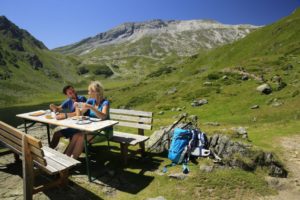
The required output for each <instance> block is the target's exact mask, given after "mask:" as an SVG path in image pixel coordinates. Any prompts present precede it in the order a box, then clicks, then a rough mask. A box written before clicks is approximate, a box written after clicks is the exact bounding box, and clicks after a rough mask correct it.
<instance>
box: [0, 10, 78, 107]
mask: <svg viewBox="0 0 300 200" xmlns="http://www.w3.org/2000/svg"><path fill="white" fill-rule="evenodd" d="M77 64H78V61H76V60H74V59H72V58H71V57H65V56H62V55H60V54H58V53H54V52H51V51H49V50H48V49H47V48H46V47H45V45H44V44H43V43H42V42H40V41H38V40H36V39H35V38H34V37H33V36H31V35H30V34H29V33H28V32H27V31H25V30H23V29H20V28H19V27H17V26H16V25H15V24H13V23H12V22H10V21H9V20H8V19H7V18H6V17H4V16H2V17H0V91H1V97H0V107H4V106H6V105H13V104H19V103H26V102H30V103H34V102H35V101H37V102H42V101H46V100H47V99H48V98H49V97H51V96H53V93H58V91H60V90H61V87H62V86H63V85H65V84H66V83H76V82H78V81H79V76H78V75H77V74H76V68H75V66H76V65H77Z"/></svg>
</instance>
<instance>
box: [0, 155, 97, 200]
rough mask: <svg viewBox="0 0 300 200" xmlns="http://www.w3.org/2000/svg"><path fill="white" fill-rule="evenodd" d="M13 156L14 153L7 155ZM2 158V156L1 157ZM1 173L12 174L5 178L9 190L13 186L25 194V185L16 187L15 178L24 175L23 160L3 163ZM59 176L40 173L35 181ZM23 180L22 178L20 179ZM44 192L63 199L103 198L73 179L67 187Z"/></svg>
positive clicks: (40, 181) (41, 182)
mask: <svg viewBox="0 0 300 200" xmlns="http://www.w3.org/2000/svg"><path fill="white" fill-rule="evenodd" d="M6 156H11V157H13V154H10V155H6ZM0 159H1V157H0ZM0 173H5V174H11V175H12V176H11V181H10V177H7V178H6V179H5V181H6V185H7V190H11V188H15V190H16V194H19V192H17V191H22V192H20V194H23V187H20V185H18V186H19V187H16V185H17V184H16V183H15V180H16V179H15V178H13V176H19V177H21V178H22V177H23V174H22V162H11V163H8V164H2V166H1V167H0ZM56 177H57V175H54V176H49V175H46V174H44V173H41V174H38V175H37V176H36V177H35V179H34V181H35V185H40V184H44V183H49V181H52V180H54V179H55V178H56ZM20 181H21V180H20ZM8 188H10V189H8ZM1 190H2V191H5V188H1ZM43 193H44V194H45V195H46V196H47V197H48V198H49V199H53V200H57V199H62V200H68V199H91V200H99V199H101V198H100V197H98V196H97V195H95V194H94V193H92V192H90V191H88V190H87V189H85V188H83V187H81V186H80V185H78V184H76V183H75V182H73V181H69V184H68V185H67V186H66V187H63V188H60V187H54V188H50V189H47V190H44V191H43ZM39 197H40V194H35V195H34V196H33V199H39Z"/></svg>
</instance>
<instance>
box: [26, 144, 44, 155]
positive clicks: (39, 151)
mask: <svg viewBox="0 0 300 200" xmlns="http://www.w3.org/2000/svg"><path fill="white" fill-rule="evenodd" d="M29 148H30V151H31V153H32V154H34V155H36V156H38V157H41V158H44V157H45V154H44V152H43V150H42V149H40V148H36V147H35V146H32V145H29Z"/></svg>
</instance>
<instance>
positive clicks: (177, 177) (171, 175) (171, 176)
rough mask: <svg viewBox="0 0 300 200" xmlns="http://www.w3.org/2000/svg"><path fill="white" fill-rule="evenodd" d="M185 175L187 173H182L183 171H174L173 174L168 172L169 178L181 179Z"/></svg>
mask: <svg viewBox="0 0 300 200" xmlns="http://www.w3.org/2000/svg"><path fill="white" fill-rule="evenodd" d="M186 177H187V174H183V173H175V174H170V175H169V178H174V179H177V180H183V179H185V178H186Z"/></svg>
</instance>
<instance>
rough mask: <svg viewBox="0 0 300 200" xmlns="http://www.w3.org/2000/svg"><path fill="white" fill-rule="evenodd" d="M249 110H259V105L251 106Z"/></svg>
mask: <svg viewBox="0 0 300 200" xmlns="http://www.w3.org/2000/svg"><path fill="white" fill-rule="evenodd" d="M250 108H251V109H258V108H259V105H253V106H251V107H250Z"/></svg>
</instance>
